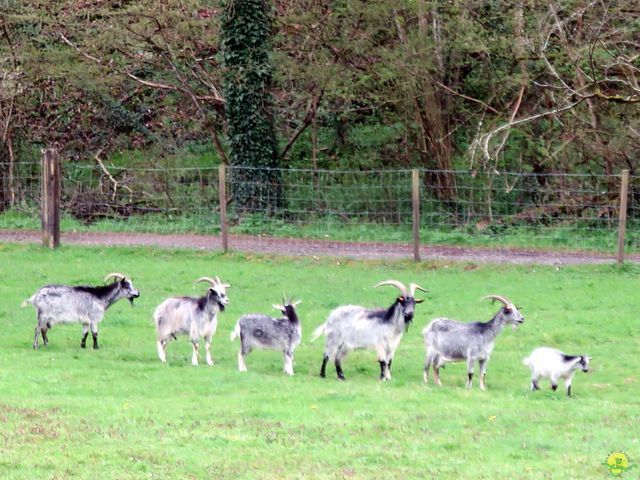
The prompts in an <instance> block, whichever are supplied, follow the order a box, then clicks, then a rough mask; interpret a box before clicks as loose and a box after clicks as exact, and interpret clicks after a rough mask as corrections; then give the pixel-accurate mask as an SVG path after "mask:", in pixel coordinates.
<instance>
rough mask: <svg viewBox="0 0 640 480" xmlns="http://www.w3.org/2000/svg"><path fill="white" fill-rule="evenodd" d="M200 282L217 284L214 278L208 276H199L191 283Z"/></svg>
mask: <svg viewBox="0 0 640 480" xmlns="http://www.w3.org/2000/svg"><path fill="white" fill-rule="evenodd" d="M200 282H208V283H210V284H211V285H213V286H216V285H217V283H216V281H215V280H214V279H212V278H209V277H200V278H199V279H198V280H196V281H195V282H193V284H194V285H195V284H196V283H200Z"/></svg>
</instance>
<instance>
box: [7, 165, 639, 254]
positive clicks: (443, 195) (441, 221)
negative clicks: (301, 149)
mask: <svg viewBox="0 0 640 480" xmlns="http://www.w3.org/2000/svg"><path fill="white" fill-rule="evenodd" d="M40 170H41V167H40V163H39V162H24V163H16V164H15V165H13V166H12V169H11V175H8V174H7V172H8V171H9V169H8V166H7V165H6V164H0V227H2V228H39V216H38V214H39V208H40V181H41V178H40V176H41V171H40ZM226 170H227V172H226V182H227V183H226V191H227V198H226V204H227V211H228V225H229V231H230V233H231V234H232V235H241V236H250V237H253V238H255V239H264V241H270V242H271V241H273V238H274V237H275V238H283V237H286V238H300V239H306V240H307V241H324V242H336V245H339V244H340V242H343V241H359V242H395V243H405V244H408V243H410V242H411V240H412V230H411V227H412V221H413V219H412V202H411V193H412V185H411V170H380V171H356V170H354V171H344V170H340V171H328V170H312V169H282V170H277V171H276V173H277V175H276V176H275V178H278V179H279V181H278V184H277V185H275V184H274V183H273V180H270V181H269V182H271V183H267V184H264V185H259V184H260V182H261V180H259V178H260V176H259V175H252V171H251V169H246V171H243V169H240V168H238V167H233V168H232V167H226ZM254 170H255V169H254ZM419 175H420V197H419V198H420V236H421V241H422V243H423V244H463V245H500V246H515V247H542V248H544V247H551V248H575V249H591V250H597V251H606V252H613V251H615V246H616V242H617V230H618V219H619V211H618V210H619V201H620V183H621V176H620V175H580V174H530V173H515V172H502V173H500V174H497V173H495V174H491V175H489V174H487V173H481V172H469V171H438V170H424V169H423V170H420V171H419ZM247 178H251V179H252V180H247ZM253 178H256V179H258V180H254V179H253ZM271 178H274V177H273V176H272V177H271ZM238 179H243V180H241V181H240V180H238ZM218 181H219V175H218V168H217V167H166V168H126V167H116V166H113V165H99V164H93V165H86V164H75V163H70V162H63V165H62V195H61V196H62V198H61V211H62V218H63V220H62V230H63V232H64V231H68V230H75V231H91V230H99V231H105V232H108V231H113V232H116V231H117V232H153V233H202V234H207V235H219V233H220V216H219V213H220V199H219V190H218ZM251 182H255V183H256V185H249V184H248V183H251ZM252 187H255V191H256V192H262V193H261V195H266V198H263V199H262V200H263V201H260V202H258V201H255V202H254V201H250V202H247V201H246V199H244V201H241V195H242V194H246V191H247V188H249V191H250V190H251V188H252ZM243 192H245V193H243ZM265 192H266V194H265ZM639 226H640V177H631V179H630V185H629V194H628V225H627V234H626V245H627V249H628V250H629V251H638V250H639V249H640V235H638V232H639V231H640V229H639V228H638V227H639ZM230 246H231V248H233V243H232V242H231V244H230Z"/></svg>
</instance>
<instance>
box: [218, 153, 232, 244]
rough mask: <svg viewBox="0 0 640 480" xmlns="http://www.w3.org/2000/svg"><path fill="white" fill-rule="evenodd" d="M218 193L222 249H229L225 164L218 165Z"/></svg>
mask: <svg viewBox="0 0 640 480" xmlns="http://www.w3.org/2000/svg"><path fill="white" fill-rule="evenodd" d="M218 194H219V196H220V234H221V235H222V249H223V250H224V251H225V252H227V251H228V250H229V231H228V229H227V177H226V166H225V164H224V163H223V164H221V165H220V167H218Z"/></svg>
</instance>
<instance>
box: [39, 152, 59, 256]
mask: <svg viewBox="0 0 640 480" xmlns="http://www.w3.org/2000/svg"><path fill="white" fill-rule="evenodd" d="M40 218H41V221H42V245H43V246H45V247H48V248H58V247H59V246H60V160H59V158H58V151H57V150H56V149H54V148H46V149H43V150H42V199H41V201H40Z"/></svg>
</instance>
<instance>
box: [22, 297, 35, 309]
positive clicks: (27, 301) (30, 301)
mask: <svg viewBox="0 0 640 480" xmlns="http://www.w3.org/2000/svg"><path fill="white" fill-rule="evenodd" d="M35 298H36V296H35V295H31V296H30V297H29V298H27V299H26V300H25V301H24V302H22V303H21V304H20V306H21V307H22V308H25V307H26V306H27V305H29V304H30V303H31V304H33V300H34V299H35Z"/></svg>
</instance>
